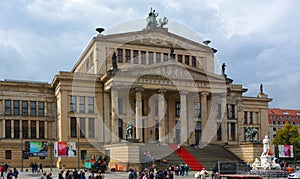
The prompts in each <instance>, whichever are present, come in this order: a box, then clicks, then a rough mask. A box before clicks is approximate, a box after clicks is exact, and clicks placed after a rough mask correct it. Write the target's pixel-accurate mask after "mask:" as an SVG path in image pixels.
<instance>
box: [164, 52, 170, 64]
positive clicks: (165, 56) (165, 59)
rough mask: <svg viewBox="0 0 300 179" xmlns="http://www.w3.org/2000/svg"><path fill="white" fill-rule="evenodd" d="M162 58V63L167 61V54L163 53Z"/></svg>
mask: <svg viewBox="0 0 300 179" xmlns="http://www.w3.org/2000/svg"><path fill="white" fill-rule="evenodd" d="M163 58H164V62H166V61H168V58H169V54H168V53H164V54H163Z"/></svg>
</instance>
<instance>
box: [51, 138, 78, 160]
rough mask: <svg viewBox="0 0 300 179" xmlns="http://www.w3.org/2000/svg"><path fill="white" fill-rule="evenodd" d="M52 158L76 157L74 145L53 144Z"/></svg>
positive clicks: (69, 143)
mask: <svg viewBox="0 0 300 179" xmlns="http://www.w3.org/2000/svg"><path fill="white" fill-rule="evenodd" d="M54 157H76V143H75V142H54Z"/></svg>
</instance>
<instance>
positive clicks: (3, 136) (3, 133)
mask: <svg viewBox="0 0 300 179" xmlns="http://www.w3.org/2000/svg"><path fill="white" fill-rule="evenodd" d="M1 138H5V119H3V120H2V136H1Z"/></svg>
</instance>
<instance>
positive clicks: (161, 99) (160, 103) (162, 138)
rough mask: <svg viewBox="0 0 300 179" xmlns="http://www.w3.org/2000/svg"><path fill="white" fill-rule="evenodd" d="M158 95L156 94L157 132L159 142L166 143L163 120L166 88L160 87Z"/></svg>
mask: <svg viewBox="0 0 300 179" xmlns="http://www.w3.org/2000/svg"><path fill="white" fill-rule="evenodd" d="M157 92H158V94H159V96H158V120H159V128H158V131H159V132H158V133H159V142H160V143H161V144H164V143H166V121H165V108H166V104H165V96H164V95H165V93H166V90H164V89H160V90H158V91H157Z"/></svg>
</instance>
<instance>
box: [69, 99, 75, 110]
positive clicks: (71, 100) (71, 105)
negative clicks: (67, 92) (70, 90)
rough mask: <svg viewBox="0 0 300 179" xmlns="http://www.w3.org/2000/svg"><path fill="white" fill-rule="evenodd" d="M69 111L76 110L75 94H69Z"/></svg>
mask: <svg viewBox="0 0 300 179" xmlns="http://www.w3.org/2000/svg"><path fill="white" fill-rule="evenodd" d="M70 112H76V96H70Z"/></svg>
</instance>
